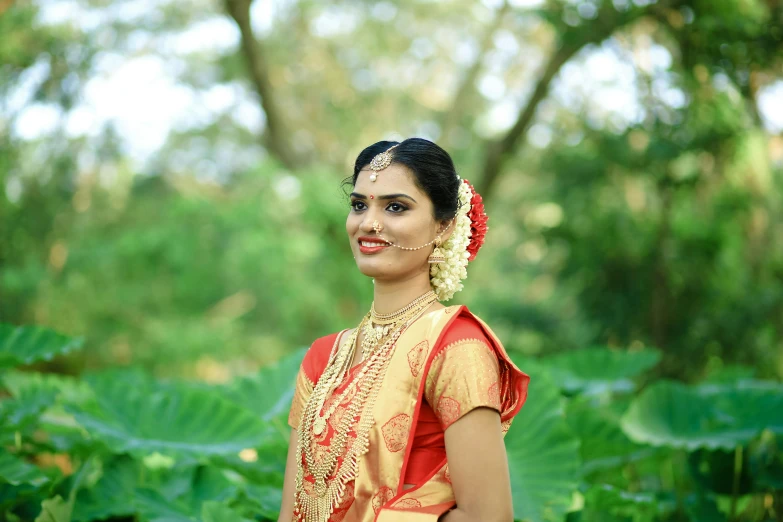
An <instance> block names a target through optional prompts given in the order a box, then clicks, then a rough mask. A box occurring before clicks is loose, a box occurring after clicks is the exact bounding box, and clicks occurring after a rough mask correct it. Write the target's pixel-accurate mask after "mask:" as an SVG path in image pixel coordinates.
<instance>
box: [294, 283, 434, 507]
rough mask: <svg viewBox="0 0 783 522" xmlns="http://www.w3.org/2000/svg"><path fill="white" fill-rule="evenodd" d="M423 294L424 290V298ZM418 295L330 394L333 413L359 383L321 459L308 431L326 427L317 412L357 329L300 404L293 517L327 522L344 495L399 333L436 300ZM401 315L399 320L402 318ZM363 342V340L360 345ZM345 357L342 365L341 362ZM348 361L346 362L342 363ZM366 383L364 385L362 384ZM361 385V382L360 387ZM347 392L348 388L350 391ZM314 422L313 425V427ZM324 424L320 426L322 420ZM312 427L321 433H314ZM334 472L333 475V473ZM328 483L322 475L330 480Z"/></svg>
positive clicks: (353, 346) (341, 372)
mask: <svg viewBox="0 0 783 522" xmlns="http://www.w3.org/2000/svg"><path fill="white" fill-rule="evenodd" d="M426 295H427V294H425V296H426ZM425 296H422V297H420V298H418V299H417V300H416V302H417V305H416V306H413V307H411V305H408V306H407V307H406V313H405V314H404V315H403V318H401V320H400V322H399V323H397V324H396V325H394V326H396V328H393V330H391V331H390V332H388V335H385V336H383V337H384V339H380V340H379V341H378V342H381V341H383V343H382V345H381V346H380V348H377V349H374V350H373V351H372V353H371V354H370V355H369V357H368V358H367V359H366V363H365V364H364V366H363V367H362V368H361V370H360V371H359V373H358V374H357V375H356V376H355V378H354V379H355V380H354V381H353V383H351V385H349V387H348V388H347V389H346V390H345V391H344V393H343V394H341V396H340V397H334V398H333V401H335V402H334V403H333V404H332V405H331V407H330V408H329V412H327V413H328V414H329V415H330V414H331V413H333V412H334V409H335V408H336V406H335V404H337V403H340V402H342V401H343V399H344V398H345V397H346V396H347V393H348V391H349V389H350V388H351V386H353V385H355V386H357V387H358V391H357V392H356V394H355V395H354V397H353V399H352V400H351V402H350V404H349V405H348V406H347V408H346V411H345V413H344V414H343V415H342V417H341V418H340V420H339V422H338V424H337V426H334V428H335V432H334V435H333V437H332V439H331V443H330V447H329V448H328V449H327V450H326V451H325V452H324V454H323V456H322V457H321V458H320V459H317V458H316V455H315V454H314V449H315V445H316V444H318V442H316V441H315V440H314V439H313V435H314V434H315V435H320V433H323V429H325V420H322V419H328V416H329V415H327V416H322V415H321V410H322V409H323V406H324V404H325V402H326V397H327V395H328V394H330V393H331V392H332V391H333V390H334V388H333V386H334V384H335V383H337V382H341V380H342V379H341V380H340V381H338V378H340V377H343V378H344V376H345V373H346V372H347V368H350V364H351V362H352V360H353V356H354V355H355V351H356V337H355V335H356V334H357V332H358V331H359V327H357V328H356V329H355V331H354V332H353V333H352V335H351V337H350V338H349V341H348V343H346V345H345V346H344V347H343V348H342V349H341V348H340V347H338V349H337V353H336V354H335V355H334V357H332V358H330V361H329V363H328V365H327V368H326V369H325V370H324V373H323V374H322V375H321V378H320V379H319V380H318V383H316V386H315V389H314V390H313V393H312V395H311V396H310V399H309V400H308V401H307V404H306V405H305V408H304V411H303V416H302V424H301V428H300V433H299V444H298V445H297V452H296V453H297V474H296V493H295V499H294V500H295V511H294V513H295V516H296V519H297V520H302V521H306V522H322V521H323V522H326V521H327V520H328V519H329V517H330V516H331V513H332V510H333V509H334V508H335V507H336V506H337V505H338V504H339V503H340V502H341V501H342V498H343V496H344V494H345V487H346V484H347V483H349V482H350V481H351V480H353V479H354V478H355V477H356V472H357V471H358V465H359V464H358V463H359V457H360V456H361V455H363V454H364V453H365V452H366V451H367V447H368V440H369V430H370V428H371V427H372V424H373V422H374V420H373V416H372V408H373V407H374V404H375V399H376V397H377V393H378V390H380V384H381V382H382V381H383V376H384V374H385V371H386V368H387V367H388V363H389V361H390V360H391V356H390V354H391V352H392V350H393V348H394V346H395V345H396V342H397V339H398V338H399V337H400V335H401V334H402V333H403V332H404V331H405V329H407V328H408V326H409V325H410V324H411V323H413V322H414V321H415V320H416V319H417V318H418V317H420V316H421V314H422V313H423V312H424V311H425V310H426V309H427V308H429V306H430V305H431V304H432V303H433V302H435V300H436V298H435V294H434V293H432V298H424V297H425ZM371 315H372V314H368V315H367V316H365V318H364V319H363V320H362V323H360V326H361V324H363V323H365V321H367V320H368V319H369V317H371ZM403 319H404V320H403ZM363 344H364V343H363ZM346 361H347V363H346ZM346 364H347V366H346ZM365 383H366V384H365ZM363 384H364V385H363ZM350 391H351V392H352V391H353V390H350ZM363 411H364V414H363V415H361V417H360V420H359V424H358V426H357V428H356V439H355V441H354V443H353V444H352V445H351V447H349V448H347V450H346V452H345V453H346V455H345V457H344V459H343V463H342V465H341V466H340V467H339V469H335V468H336V466H337V460H338V457H339V456H340V455H341V454H342V453H343V449H344V448H345V445H346V443H347V441H348V433H349V431H350V428H351V426H352V425H353V423H354V422H355V419H356V416H357V415H359V414H360V413H362V412H363ZM316 422H318V426H316ZM322 423H323V427H322V426H321V424H322ZM316 428H318V429H319V430H320V433H316ZM305 467H306V468H307V470H308V471H309V473H310V474H311V475H312V476H313V478H314V480H315V483H314V484H313V487H312V494H311V493H310V492H308V491H306V490H305V489H304V487H305V480H304V471H305ZM333 473H334V474H335V476H334V477H332V474H333ZM330 478H331V480H330V481H329V483H328V484H327V479H330Z"/></svg>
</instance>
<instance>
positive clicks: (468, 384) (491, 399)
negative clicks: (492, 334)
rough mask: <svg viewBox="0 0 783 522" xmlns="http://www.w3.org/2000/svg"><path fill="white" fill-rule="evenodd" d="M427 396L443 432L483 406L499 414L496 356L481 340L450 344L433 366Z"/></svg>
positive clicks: (426, 390) (498, 379)
mask: <svg viewBox="0 0 783 522" xmlns="http://www.w3.org/2000/svg"><path fill="white" fill-rule="evenodd" d="M424 396H425V398H426V399H427V402H428V403H429V405H430V407H431V408H432V410H433V411H434V412H435V416H436V417H437V418H438V421H440V425H441V427H442V428H443V430H444V431H445V430H446V428H448V427H449V426H451V425H452V424H454V422H456V421H457V420H458V419H459V418H460V417H462V416H463V415H465V414H466V413H468V412H469V411H471V410H473V409H475V408H478V407H480V406H485V407H488V408H492V409H495V410H498V412H499V411H500V407H501V405H500V369H499V364H498V359H497V356H496V355H495V352H494V351H492V348H490V347H489V345H488V344H487V343H486V342H485V341H482V340H480V339H462V340H459V341H456V342H453V343H451V344H449V345H448V346H446V347H445V348H443V350H441V352H440V353H439V354H438V355H437V356H436V357H435V359H434V360H433V362H432V366H431V367H430V370H429V373H428V374H427V382H426V384H425V388H424Z"/></svg>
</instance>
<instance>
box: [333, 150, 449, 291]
mask: <svg viewBox="0 0 783 522" xmlns="http://www.w3.org/2000/svg"><path fill="white" fill-rule="evenodd" d="M372 173H373V172H372V170H370V168H369V166H365V167H364V170H362V171H361V172H360V173H359V175H358V176H357V178H356V185H355V186H354V189H353V192H352V193H351V209H350V212H349V213H348V219H347V220H346V222H345V230H346V232H348V239H349V240H350V242H351V250H352V251H353V255H354V257H355V258H356V264H357V266H358V267H359V270H360V271H361V272H362V273H363V274H364V275H366V276H368V277H374V278H375V279H376V280H380V281H394V280H405V279H410V278H413V277H416V276H417V275H421V274H422V273H425V274H429V264H428V262H427V257H428V256H429V255H430V253H431V252H432V249H433V248H434V246H433V245H428V246H426V247H424V248H421V249H419V250H414V251H408V250H401V249H399V248H394V247H391V246H387V245H384V246H379V247H378V246H373V245H372V243H376V244H377V243H382V242H383V241H382V240H380V239H379V238H378V234H377V233H376V232H375V231H374V230H373V221H375V220H378V222H379V223H380V224H381V225H382V226H383V230H382V232H381V234H380V235H381V236H383V238H384V239H385V240H387V241H390V242H391V243H394V244H395V245H399V246H403V247H406V248H415V247H419V246H421V245H423V244H425V243H427V242H429V241H432V240H433V239H435V236H437V234H438V232H440V231H441V230H442V229H443V228H444V227H442V226H441V224H440V223H439V222H437V221H435V218H434V217H433V205H432V201H431V200H430V198H429V197H428V196H427V194H425V193H424V192H422V191H421V190H420V189H419V188H418V187H417V186H416V184H415V183H414V182H413V174H412V173H411V172H410V171H409V170H408V168H407V167H405V166H404V165H399V164H392V165H389V166H388V167H386V168H385V169H383V170H381V171H379V172H378V176H377V180H376V181H375V182H372V181H370V175H371V174H372ZM449 231H450V230H449ZM441 237H442V239H443V240H444V241H445V240H446V238H447V237H448V236H447V234H442V236H441ZM427 277H429V276H427Z"/></svg>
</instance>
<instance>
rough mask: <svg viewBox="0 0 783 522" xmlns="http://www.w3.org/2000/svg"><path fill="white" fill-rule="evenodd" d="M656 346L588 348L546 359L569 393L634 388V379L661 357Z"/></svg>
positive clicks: (590, 392)
mask: <svg viewBox="0 0 783 522" xmlns="http://www.w3.org/2000/svg"><path fill="white" fill-rule="evenodd" d="M660 358H661V355H660V353H659V352H658V351H656V350H651V349H645V350H637V351H632V352H629V351H621V350H610V349H608V348H586V349H582V350H573V351H570V352H564V353H559V354H557V355H553V356H551V357H547V358H545V359H543V360H542V361H541V362H542V363H543V364H544V365H546V367H547V368H548V369H549V372H550V373H551V375H552V377H553V378H554V379H555V381H556V382H557V384H558V385H559V386H560V387H561V388H562V389H563V390H564V391H566V392H568V393H585V394H596V393H602V392H604V391H632V390H634V389H635V385H634V383H633V381H632V379H633V378H634V377H637V376H638V375H640V374H641V373H643V372H645V371H647V370H649V369H650V368H652V367H653V366H655V365H656V364H658V361H659V360H660Z"/></svg>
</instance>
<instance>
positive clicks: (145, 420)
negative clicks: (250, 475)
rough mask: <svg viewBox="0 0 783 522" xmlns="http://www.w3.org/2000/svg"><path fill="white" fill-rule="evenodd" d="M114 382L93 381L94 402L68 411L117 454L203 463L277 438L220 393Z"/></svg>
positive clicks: (114, 379)
mask: <svg viewBox="0 0 783 522" xmlns="http://www.w3.org/2000/svg"><path fill="white" fill-rule="evenodd" d="M115 377H116V378H112V379H92V381H91V386H92V388H93V392H94V397H93V400H91V401H90V402H89V403H85V404H80V405H67V408H68V410H69V412H70V413H72V414H73V416H74V418H75V419H76V421H77V422H78V423H79V424H80V425H82V426H83V427H84V428H85V429H87V430H88V431H89V432H90V434H91V435H92V436H93V437H95V438H96V439H99V440H101V441H103V442H104V443H105V444H106V445H107V446H108V447H109V448H110V449H111V450H112V451H113V452H114V453H126V452H127V453H131V454H133V455H135V456H137V457H144V456H147V455H150V454H154V453H156V452H157V453H160V454H161V455H163V456H168V457H178V456H179V457H188V458H195V459H199V458H201V457H203V456H210V455H231V454H237V453H238V452H240V451H242V450H243V449H245V448H253V447H256V446H258V445H260V444H261V443H263V441H264V440H266V439H268V438H270V437H272V436H273V435H274V431H273V428H272V427H271V426H270V425H269V423H266V422H264V421H263V420H262V419H260V418H259V417H257V416H256V415H254V414H253V413H252V412H250V411H248V410H247V409H245V408H243V407H241V406H239V405H237V404H235V403H233V402H231V401H229V400H227V399H226V398H225V397H224V396H223V395H222V394H221V393H220V392H218V391H217V390H214V389H209V388H198V387H193V386H187V385H179V384H156V383H152V382H146V383H145V382H141V383H140V382H139V381H138V380H137V379H136V378H134V377H133V376H131V377H130V378H129V379H127V380H126V379H124V378H122V376H121V375H120V374H116V375H115ZM164 421H165V422H164Z"/></svg>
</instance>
